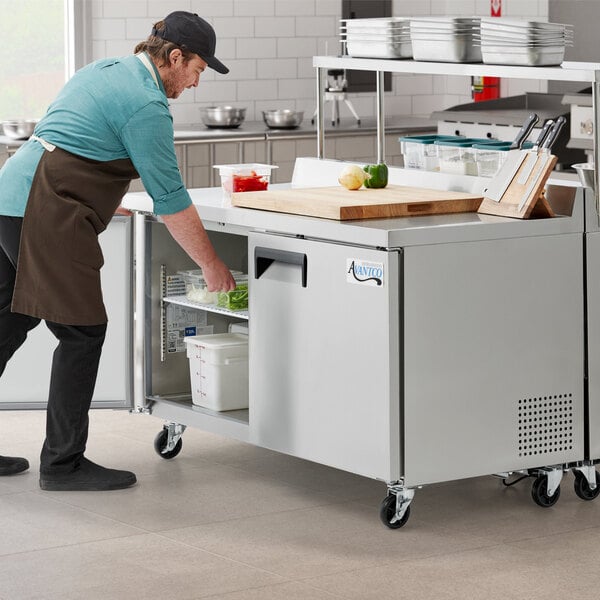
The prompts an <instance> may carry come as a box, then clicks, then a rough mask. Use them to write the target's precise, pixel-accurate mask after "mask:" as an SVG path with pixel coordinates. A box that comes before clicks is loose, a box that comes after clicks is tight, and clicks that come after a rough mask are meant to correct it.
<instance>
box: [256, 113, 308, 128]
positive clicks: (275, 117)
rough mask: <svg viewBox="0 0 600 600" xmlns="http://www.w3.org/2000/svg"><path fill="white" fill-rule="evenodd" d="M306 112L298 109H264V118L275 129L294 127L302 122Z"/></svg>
mask: <svg viewBox="0 0 600 600" xmlns="http://www.w3.org/2000/svg"><path fill="white" fill-rule="evenodd" d="M303 118H304V113H303V112H302V111H296V110H289V109H283V110H263V119H264V121H265V123H266V124H267V126H268V127H271V128H273V129H293V128H294V127H298V125H300V123H302V119H303Z"/></svg>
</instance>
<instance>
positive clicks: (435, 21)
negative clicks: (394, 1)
mask: <svg viewBox="0 0 600 600" xmlns="http://www.w3.org/2000/svg"><path fill="white" fill-rule="evenodd" d="M479 24H480V18H479V17H412V18H411V19H410V38H411V41H412V45H413V57H414V59H415V60H429V61H435V62H459V63H470V62H481V48H480V47H479V45H478V44H475V36H476V35H477V36H478V34H479Z"/></svg>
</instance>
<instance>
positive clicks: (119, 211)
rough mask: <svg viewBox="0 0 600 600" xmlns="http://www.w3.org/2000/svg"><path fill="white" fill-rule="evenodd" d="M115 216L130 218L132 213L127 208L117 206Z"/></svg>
mask: <svg viewBox="0 0 600 600" xmlns="http://www.w3.org/2000/svg"><path fill="white" fill-rule="evenodd" d="M115 215H121V216H123V217H131V215H133V213H132V212H131V211H130V210H129V209H127V208H123V207H122V206H117V210H115Z"/></svg>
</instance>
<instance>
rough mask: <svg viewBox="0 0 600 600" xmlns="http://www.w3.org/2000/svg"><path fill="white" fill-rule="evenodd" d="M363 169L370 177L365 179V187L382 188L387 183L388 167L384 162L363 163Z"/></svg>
mask: <svg viewBox="0 0 600 600" xmlns="http://www.w3.org/2000/svg"><path fill="white" fill-rule="evenodd" d="M363 169H364V171H365V172H366V173H368V174H369V175H370V176H371V177H369V178H368V179H365V187H367V188H384V187H385V186H386V185H387V183H388V168H387V165H386V164H385V163H380V164H378V165H365V166H364V167H363Z"/></svg>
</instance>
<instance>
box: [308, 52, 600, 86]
mask: <svg viewBox="0 0 600 600" xmlns="http://www.w3.org/2000/svg"><path fill="white" fill-rule="evenodd" d="M313 67H324V68H327V69H352V70H354V71H373V72H375V71H385V72H388V73H415V74H428V75H466V76H477V75H488V76H490V77H508V78H511V79H546V80H553V81H594V74H595V72H596V71H598V70H600V63H589V62H563V64H562V65H561V66H560V67H519V66H510V65H486V64H483V63H451V62H447V63H446V62H444V63H441V62H423V61H416V60H389V59H384V58H381V59H379V58H351V57H349V56H313ZM534 71H535V73H534Z"/></svg>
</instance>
